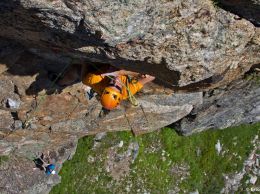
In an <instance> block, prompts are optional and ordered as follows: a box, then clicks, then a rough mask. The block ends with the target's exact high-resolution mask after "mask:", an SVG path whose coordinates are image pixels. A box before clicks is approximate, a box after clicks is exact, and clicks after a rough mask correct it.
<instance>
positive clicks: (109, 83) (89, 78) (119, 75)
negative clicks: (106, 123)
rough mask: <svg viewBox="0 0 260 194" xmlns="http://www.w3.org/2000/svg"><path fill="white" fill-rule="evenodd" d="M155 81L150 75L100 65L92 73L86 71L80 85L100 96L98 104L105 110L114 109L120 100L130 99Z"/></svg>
mask: <svg viewBox="0 0 260 194" xmlns="http://www.w3.org/2000/svg"><path fill="white" fill-rule="evenodd" d="M154 79H155V77H153V76H150V75H147V74H146V75H141V74H139V73H137V72H132V71H126V70H118V69H115V68H114V67H112V66H110V65H102V68H100V69H99V68H97V67H96V69H95V70H94V71H87V72H86V73H85V75H83V77H82V83H83V84H85V85H87V86H89V87H91V88H92V89H93V90H94V91H95V92H97V93H98V94H99V95H100V102H101V104H102V106H103V108H105V109H107V110H113V109H115V108H116V107H117V106H118V105H119V104H120V102H121V101H122V100H126V99H128V98H131V97H132V96H133V95H134V94H136V93H137V92H138V91H140V90H141V89H142V87H143V86H144V85H145V84H146V83H148V82H151V81H153V80H154Z"/></svg>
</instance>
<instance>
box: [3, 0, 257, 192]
mask: <svg viewBox="0 0 260 194" xmlns="http://www.w3.org/2000/svg"><path fill="white" fill-rule="evenodd" d="M241 2H242V1H241ZM0 15H1V20H0V27H1V30H0V36H1V39H0V103H1V104H0V157H1V156H2V155H5V156H8V162H3V163H1V164H0V176H1V180H0V192H1V193H47V192H48V191H49V190H50V189H51V187H52V186H53V185H54V184H57V183H58V182H59V181H60V178H59V177H58V176H57V175H56V176H50V177H46V176H45V175H44V173H43V172H41V171H38V170H35V171H34V170H33V167H34V163H33V162H32V158H33V157H35V155H36V154H37V153H41V152H44V153H46V152H47V151H49V152H50V155H51V158H52V159H53V160H54V162H55V163H56V164H58V165H57V170H59V169H60V168H61V164H62V163H63V162H64V161H65V160H67V159H69V158H71V157H72V156H73V154H74V152H75V148H76V145H77V140H78V138H80V137H82V136H85V135H90V134H96V133H100V132H107V131H119V130H132V131H133V132H134V133H136V134H142V133H146V132H150V131H153V130H156V129H159V128H162V127H164V126H167V125H170V124H172V123H175V122H177V121H178V123H177V124H176V126H177V129H178V130H179V131H180V133H182V134H185V135H188V134H191V133H194V132H199V131H202V130H205V129H208V128H224V127H227V126H231V125H237V124H241V123H250V122H257V121H259V120H260V118H259V103H258V101H259V92H260V88H259V84H258V82H257V81H256V80H257V77H258V76H259V75H258V74H257V73H256V72H257V64H259V63H260V57H259V50H260V48H259V47H260V39H259V37H260V32H259V29H258V28H256V27H255V26H254V25H253V24H252V23H250V22H249V21H247V20H245V19H241V18H239V17H238V16H236V15H233V14H232V13H229V12H227V11H225V10H223V9H221V8H218V7H216V6H215V5H214V3H213V2H212V1H209V0H207V1H200V0H193V1H191V0H185V1H173V2H171V1H159V0H158V1H148V0H143V1H100V0H97V1H95V2H94V1H85V0H78V1H73V0H65V1H61V0H52V1H50V0H26V1H25V0H2V1H1V2H0ZM239 15H240V17H242V16H243V14H239ZM244 17H245V18H247V17H246V16H244ZM250 21H252V20H251V19H250ZM254 24H255V23H254ZM255 25H256V24H255ZM256 26H257V25H256ZM71 63H99V64H100V63H101V64H102V63H104V64H105V63H110V64H111V65H114V66H117V67H119V68H125V69H129V70H133V71H139V72H141V73H148V74H152V75H155V76H156V77H157V79H156V83H152V84H150V85H148V86H147V87H145V88H144V89H143V91H142V92H140V93H139V94H138V95H137V99H138V102H139V106H137V107H133V106H131V104H130V103H129V102H125V103H124V104H122V106H121V107H120V108H119V109H117V110H116V111H112V112H110V113H109V114H106V113H105V112H103V111H102V109H101V105H100V103H99V101H98V97H97V98H93V99H92V100H87V98H86V96H85V90H84V86H83V85H82V84H81V83H76V84H74V85H71V86H68V87H66V88H62V87H58V86H57V85H55V83H54V80H55V78H54V79H53V75H55V74H59V73H63V72H64V71H66V69H67V67H68V65H69V64H71ZM253 65H255V66H254V67H253V68H252V66H253ZM250 68H252V69H253V71H255V73H254V76H255V77H256V78H255V77H254V79H252V80H248V81H246V80H245V79H240V81H239V82H238V81H234V80H236V79H237V78H241V77H242V76H243V75H244V73H245V72H247V71H248V70H249V69H250ZM165 86H167V88H166V87H165ZM216 87H219V88H217V89H216ZM186 116H187V117H186ZM0 161H1V160H0Z"/></svg>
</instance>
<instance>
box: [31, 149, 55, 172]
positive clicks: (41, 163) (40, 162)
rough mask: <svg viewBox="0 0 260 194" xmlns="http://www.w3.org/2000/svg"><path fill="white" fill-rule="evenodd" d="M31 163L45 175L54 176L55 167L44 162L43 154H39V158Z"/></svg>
mask: <svg viewBox="0 0 260 194" xmlns="http://www.w3.org/2000/svg"><path fill="white" fill-rule="evenodd" d="M33 161H34V163H35V165H36V167H37V168H39V169H40V170H43V171H44V172H45V174H46V175H51V174H56V171H55V165H54V164H48V163H47V162H45V161H44V155H43V153H42V154H41V156H39V157H38V158H36V159H34V160H33Z"/></svg>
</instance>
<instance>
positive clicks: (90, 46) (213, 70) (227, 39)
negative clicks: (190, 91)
mask: <svg viewBox="0 0 260 194" xmlns="http://www.w3.org/2000/svg"><path fill="white" fill-rule="evenodd" d="M0 7H1V18H3V19H2V20H1V21H0V26H2V27H1V29H2V30H1V32H0V35H1V36H3V37H8V38H12V39H16V40H20V41H22V42H23V43H30V44H34V45H35V44H37V46H38V47H42V48H43V47H45V48H48V52H52V53H55V52H60V53H63V54H66V55H69V56H72V57H74V58H79V57H80V58H81V59H87V60H91V61H99V62H103V63H107V62H110V63H111V64H114V65H116V66H119V67H124V68H127V69H132V70H136V71H141V72H146V73H150V74H153V75H156V76H157V78H158V80H160V81H161V82H163V83H164V84H165V85H167V84H168V85H177V86H186V85H189V84H192V83H197V82H199V81H203V80H207V81H208V82H210V83H212V84H214V83H216V82H219V81H220V80H222V78H223V74H224V73H225V74H227V73H229V79H225V81H224V83H227V82H230V81H232V80H233V79H235V78H237V77H239V76H240V75H241V74H243V73H244V72H245V71H247V70H248V69H249V68H250V66H251V65H253V64H257V63H259V57H257V53H258V51H259V44H250V41H251V39H252V38H253V37H254V35H255V31H256V29H255V27H254V26H253V25H252V24H251V23H250V22H248V21H246V20H245V19H241V20H237V19H236V17H235V15H233V14H231V13H228V12H226V11H224V10H222V9H219V8H217V7H216V6H214V5H213V2H212V1H210V0H207V1H201V0H195V1H191V0H185V1H173V2H171V1H149V0H142V1H125V2H120V1H95V2H94V1H84V0H80V1H72V0H67V1H61V0H56V1H47V0H37V1H23V0H19V1H14V0H12V1H9V0H8V1H7V0H4V1H2V2H1V4H0ZM39 52H40V51H39ZM151 66H152V67H153V68H150V67H151ZM230 75H232V76H230ZM224 83H223V84H224Z"/></svg>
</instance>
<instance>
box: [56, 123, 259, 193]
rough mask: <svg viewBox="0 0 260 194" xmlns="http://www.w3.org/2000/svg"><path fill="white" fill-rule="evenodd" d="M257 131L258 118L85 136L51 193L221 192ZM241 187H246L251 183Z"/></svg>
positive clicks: (248, 148)
mask: <svg viewBox="0 0 260 194" xmlns="http://www.w3.org/2000/svg"><path fill="white" fill-rule="evenodd" d="M256 135H258V136H259V135H260V124H255V125H243V126H240V127H234V128H227V129H225V130H209V131H206V132H202V133H200V134H194V135H192V136H188V137H183V136H179V135H178V134H177V133H176V132H175V131H174V130H173V129H170V128H164V129H162V130H160V131H157V132H154V133H150V134H146V135H142V136H139V137H134V136H133V135H132V134H131V133H130V132H118V133H109V134H107V135H106V136H105V137H104V138H102V139H101V140H95V138H94V137H91V136H89V137H84V138H82V139H80V140H79V144H78V148H77V152H76V154H75V155H74V157H73V159H72V160H70V161H67V162H65V163H64V166H63V168H62V170H61V171H60V175H61V177H62V181H61V183H60V184H59V185H57V186H55V187H54V188H53V189H52V191H51V193H53V194H54V193H176V192H180V193H188V192H194V191H196V190H197V191H198V192H199V193H220V191H221V190H222V188H223V187H224V182H225V181H224V175H230V174H234V173H235V172H238V171H241V170H242V167H243V162H244V161H245V160H246V159H247V157H248V156H249V153H250V152H251V150H252V146H253V145H252V140H253V139H254V138H255V137H256ZM218 142H219V144H218V146H216V145H217V143H218ZM216 147H218V149H219V152H218V151H217V149H216ZM137 153H138V155H137ZM136 156H137V157H136ZM246 179H247V180H248V178H244V179H243V181H244V182H245V181H247V180H246ZM258 183H259V181H258ZM258 183H257V184H258ZM241 187H242V188H240V191H241V192H245V191H246V189H247V188H246V187H248V185H246V184H241Z"/></svg>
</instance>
